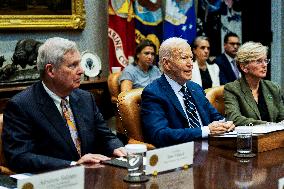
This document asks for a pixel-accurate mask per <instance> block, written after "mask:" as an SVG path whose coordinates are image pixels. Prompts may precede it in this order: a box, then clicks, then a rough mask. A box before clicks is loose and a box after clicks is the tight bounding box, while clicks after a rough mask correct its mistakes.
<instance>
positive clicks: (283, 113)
mask: <svg viewBox="0 0 284 189" xmlns="http://www.w3.org/2000/svg"><path fill="white" fill-rule="evenodd" d="M277 91H278V96H279V101H280V102H279V104H278V105H279V114H278V116H277V122H280V121H283V120H284V95H283V93H282V92H281V89H280V87H279V86H278V85H277Z"/></svg>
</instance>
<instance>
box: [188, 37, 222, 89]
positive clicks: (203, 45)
mask: <svg viewBox="0 0 284 189" xmlns="http://www.w3.org/2000/svg"><path fill="white" fill-rule="evenodd" d="M192 50H193V54H194V58H195V61H194V62H193V68H192V78H191V81H193V82H195V83H198V84H199V85H201V86H202V88H203V89H207V88H211V87H216V86H220V79H219V67H218V65H217V64H212V63H210V64H209V60H208V58H209V54H210V44H209V39H208V37H205V36H198V37H196V38H195V40H194V41H193V47H192Z"/></svg>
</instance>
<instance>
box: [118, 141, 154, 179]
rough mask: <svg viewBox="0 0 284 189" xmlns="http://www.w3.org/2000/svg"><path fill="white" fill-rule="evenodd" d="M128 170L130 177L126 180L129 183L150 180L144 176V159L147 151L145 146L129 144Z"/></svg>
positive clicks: (126, 146) (127, 148)
mask: <svg viewBox="0 0 284 189" xmlns="http://www.w3.org/2000/svg"><path fill="white" fill-rule="evenodd" d="M125 149H126V152H127V167H128V168H127V169H128V175H127V176H126V177H125V178H124V180H125V181H127V182H145V181H147V180H149V179H148V177H147V176H145V174H144V164H143V158H144V156H145V152H146V151H147V148H146V145H145V144H127V145H125Z"/></svg>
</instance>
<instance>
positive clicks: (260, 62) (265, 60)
mask: <svg viewBox="0 0 284 189" xmlns="http://www.w3.org/2000/svg"><path fill="white" fill-rule="evenodd" d="M255 62H256V63H257V64H262V63H265V64H269V63H270V59H258V60H255Z"/></svg>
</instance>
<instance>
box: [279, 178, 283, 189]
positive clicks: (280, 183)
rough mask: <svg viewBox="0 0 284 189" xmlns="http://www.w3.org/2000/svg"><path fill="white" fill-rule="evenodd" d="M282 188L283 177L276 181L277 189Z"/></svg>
mask: <svg viewBox="0 0 284 189" xmlns="http://www.w3.org/2000/svg"><path fill="white" fill-rule="evenodd" d="M283 188H284V177H283V178H281V179H279V180H278V189H283Z"/></svg>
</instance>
